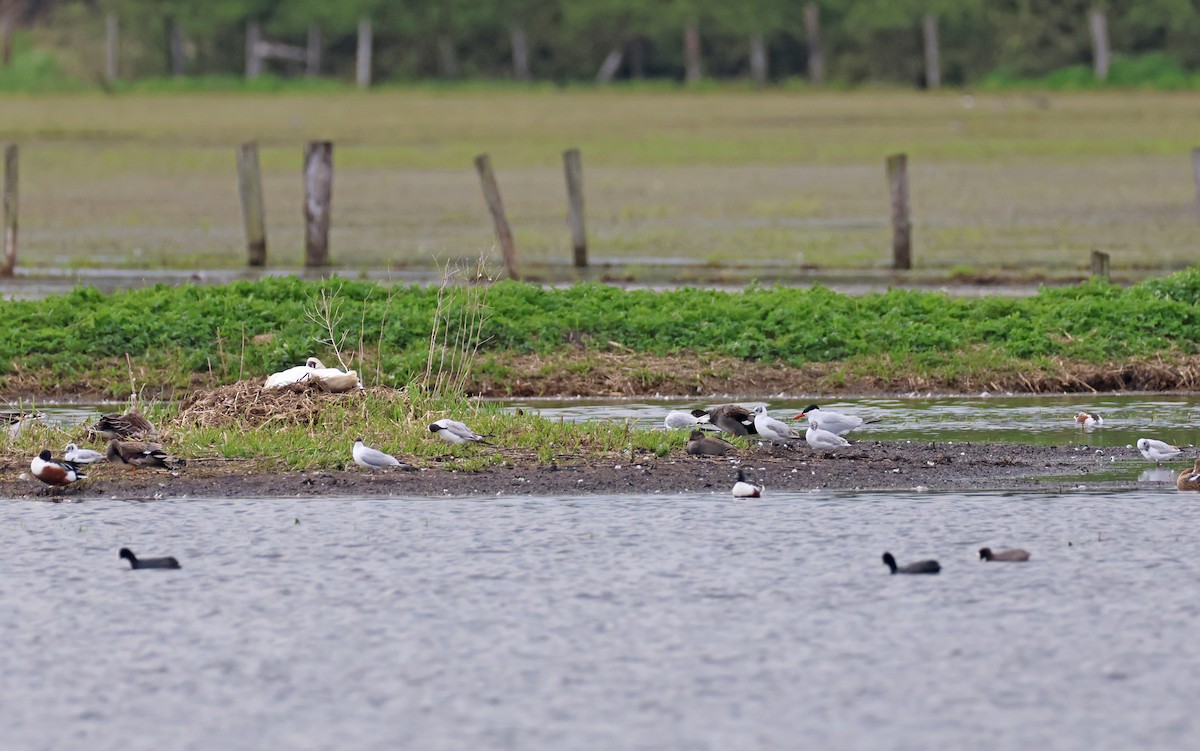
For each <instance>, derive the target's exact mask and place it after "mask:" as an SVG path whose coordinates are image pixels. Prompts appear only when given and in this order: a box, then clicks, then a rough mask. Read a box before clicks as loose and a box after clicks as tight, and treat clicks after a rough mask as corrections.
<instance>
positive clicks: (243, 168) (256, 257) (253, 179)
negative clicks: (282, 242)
mask: <svg viewBox="0 0 1200 751" xmlns="http://www.w3.org/2000/svg"><path fill="white" fill-rule="evenodd" d="M237 173H238V193H240V194H241V196H242V218H243V219H244V220H245V223H246V255H247V257H248V261H247V263H249V265H251V266H265V265H266V264H267V224H266V217H265V213H264V211H263V195H262V172H261V171H260V170H259V168H258V144H257V143H255V142H254V141H250V142H248V143H244V144H242V145H241V146H239V147H238V150H237Z"/></svg>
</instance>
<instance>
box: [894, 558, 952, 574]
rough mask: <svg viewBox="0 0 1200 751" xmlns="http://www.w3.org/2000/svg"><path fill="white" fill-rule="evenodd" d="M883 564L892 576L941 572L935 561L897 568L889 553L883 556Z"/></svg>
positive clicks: (919, 562) (918, 562)
mask: <svg viewBox="0 0 1200 751" xmlns="http://www.w3.org/2000/svg"><path fill="white" fill-rule="evenodd" d="M883 562H884V564H885V565H887V567H888V568H889V569H891V571H892V573H893V574H936V573H938V572H939V571H941V570H942V567H941V565H940V564H939V563H938V562H937V561H917V562H916V563H909V564H906V565H904V566H897V565H896V559H895V558H893V557H892V554H891V553H884V554H883Z"/></svg>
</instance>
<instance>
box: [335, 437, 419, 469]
mask: <svg viewBox="0 0 1200 751" xmlns="http://www.w3.org/2000/svg"><path fill="white" fill-rule="evenodd" d="M350 453H351V454H352V455H353V456H354V463H355V464H357V465H358V466H360V467H366V468H367V469H369V470H371V471H372V472H374V471H375V470H377V469H387V468H388V467H399V468H400V469H416V467H414V466H413V465H411V464H406V463H404V462H402V461H400V460H399V459H397V458H396V457H394V456H392V455H391V454H385V453H383V452H382V451H379V450H378V449H373V448H371V447H370V446H368V445H366V444H365V443H363V439H361V438H359V439H358V440H357V441H355V442H354V450H353V451H351V452H350Z"/></svg>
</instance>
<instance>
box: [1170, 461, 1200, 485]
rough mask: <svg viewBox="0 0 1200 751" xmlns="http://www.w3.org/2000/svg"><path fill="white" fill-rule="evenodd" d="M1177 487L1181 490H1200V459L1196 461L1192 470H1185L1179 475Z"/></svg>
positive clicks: (1176, 481)
mask: <svg viewBox="0 0 1200 751" xmlns="http://www.w3.org/2000/svg"><path fill="white" fill-rule="evenodd" d="M1175 487H1177V488H1179V489H1180V490H1200V459H1197V460H1196V463H1195V464H1193V465H1192V468H1191V469H1185V470H1183V471H1182V472H1180V473H1179V477H1178V478H1177V479H1176V480H1175Z"/></svg>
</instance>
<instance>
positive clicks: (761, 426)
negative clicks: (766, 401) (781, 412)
mask: <svg viewBox="0 0 1200 751" xmlns="http://www.w3.org/2000/svg"><path fill="white" fill-rule="evenodd" d="M754 429H755V430H757V431H758V435H759V437H760V438H763V439H765V440H768V441H770V442H772V443H782V444H784V445H787V444H790V443H792V442H794V441H798V440H800V435H799V434H798V433H797V432H796V431H794V430H792V429H791V428H789V427H788V426H787V425H785V424H783V423H782V422H780V421H779V420H776V419H775V418H774V417H771V416H770V415H768V414H767V408H766V407H764V406H762V405H761V404H760V405H759V406H757V407H755V408H754Z"/></svg>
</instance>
